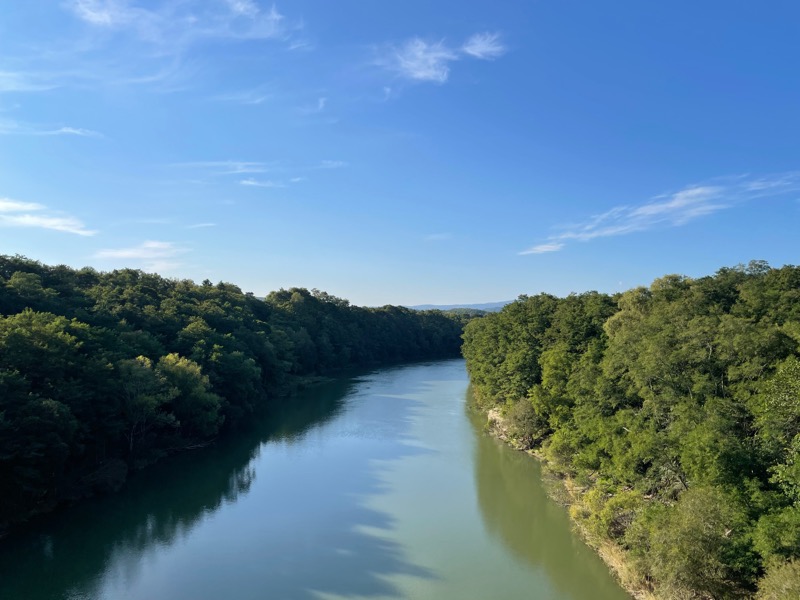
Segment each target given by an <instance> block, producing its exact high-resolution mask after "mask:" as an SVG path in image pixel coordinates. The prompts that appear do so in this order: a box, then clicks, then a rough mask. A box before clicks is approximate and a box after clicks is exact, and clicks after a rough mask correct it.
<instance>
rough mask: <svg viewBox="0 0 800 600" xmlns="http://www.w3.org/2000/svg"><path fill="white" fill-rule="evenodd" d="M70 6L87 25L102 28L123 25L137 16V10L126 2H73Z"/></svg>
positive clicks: (79, 0) (105, 0)
mask: <svg viewBox="0 0 800 600" xmlns="http://www.w3.org/2000/svg"><path fill="white" fill-rule="evenodd" d="M68 6H69V7H70V8H71V9H72V11H73V12H74V13H75V14H76V15H77V16H78V17H79V18H81V19H83V20H84V21H86V22H87V23H91V24H92V25H99V26H102V27H115V26H118V25H123V24H125V23H129V22H130V21H132V20H133V19H134V18H135V16H136V11H135V9H133V8H131V7H130V6H129V5H128V2H125V1H124V0H73V2H70V3H69V5H68ZM142 12H146V11H142Z"/></svg>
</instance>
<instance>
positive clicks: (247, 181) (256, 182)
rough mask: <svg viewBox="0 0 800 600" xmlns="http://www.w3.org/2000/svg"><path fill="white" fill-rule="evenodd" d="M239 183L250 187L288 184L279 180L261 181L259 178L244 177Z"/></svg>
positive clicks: (282, 186) (276, 186)
mask: <svg viewBox="0 0 800 600" xmlns="http://www.w3.org/2000/svg"><path fill="white" fill-rule="evenodd" d="M239 185H245V186H249V187H261V188H284V187H286V184H283V183H280V182H278V181H270V180H266V181H260V180H258V179H252V178H250V179H242V180H241V181H239Z"/></svg>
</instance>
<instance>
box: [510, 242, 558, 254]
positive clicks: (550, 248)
mask: <svg viewBox="0 0 800 600" xmlns="http://www.w3.org/2000/svg"><path fill="white" fill-rule="evenodd" d="M563 247H564V244H563V242H549V243H547V244H539V245H538V246H534V247H533V248H528V249H527V250H523V251H522V252H520V254H545V253H547V252H558V251H559V250H561V249H562V248H563Z"/></svg>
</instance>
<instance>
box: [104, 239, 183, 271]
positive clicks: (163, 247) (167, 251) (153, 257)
mask: <svg viewBox="0 0 800 600" xmlns="http://www.w3.org/2000/svg"><path fill="white" fill-rule="evenodd" d="M188 251H189V250H188V249H187V248H185V247H183V246H180V245H178V244H176V243H175V242H159V241H154V240H147V241H144V242H142V243H141V244H139V245H138V246H133V247H130V248H113V249H105V250H99V251H98V252H96V253H95V254H94V257H95V258H101V259H115V260H120V261H124V264H126V265H130V264H131V262H132V264H135V265H141V266H143V267H144V268H145V269H147V270H149V271H156V272H159V273H163V272H165V271H172V270H174V269H176V268H178V267H180V266H181V265H182V263H181V262H179V261H177V260H175V259H176V258H177V257H179V256H181V255H183V254H186V253H187V252H188Z"/></svg>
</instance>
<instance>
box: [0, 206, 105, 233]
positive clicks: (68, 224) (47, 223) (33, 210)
mask: <svg viewBox="0 0 800 600" xmlns="http://www.w3.org/2000/svg"><path fill="white" fill-rule="evenodd" d="M0 227H35V228H39V229H52V230H54V231H63V232H66V233H74V234H75V235H82V236H92V235H94V234H96V233H97V232H96V231H92V230H90V229H87V228H86V226H85V225H84V224H83V223H82V222H81V221H80V220H78V219H76V218H75V217H72V216H69V215H63V214H60V213H57V212H54V211H51V210H48V208H47V207H46V206H44V205H42V204H37V203H35V202H20V201H18V200H11V199H9V198H0Z"/></svg>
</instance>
